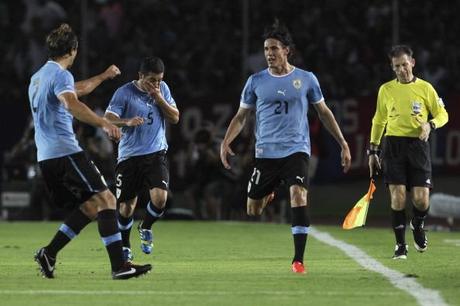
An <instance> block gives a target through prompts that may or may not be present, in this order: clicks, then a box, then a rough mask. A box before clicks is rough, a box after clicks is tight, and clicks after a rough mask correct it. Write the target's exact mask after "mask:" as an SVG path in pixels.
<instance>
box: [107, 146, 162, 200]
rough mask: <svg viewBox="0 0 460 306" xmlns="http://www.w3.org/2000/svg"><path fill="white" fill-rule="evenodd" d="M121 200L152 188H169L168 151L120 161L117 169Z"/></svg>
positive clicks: (118, 192) (132, 197)
mask: <svg viewBox="0 0 460 306" xmlns="http://www.w3.org/2000/svg"><path fill="white" fill-rule="evenodd" d="M115 178H116V187H117V189H116V196H117V199H118V201H119V202H125V201H127V200H131V199H134V198H135V197H136V196H138V195H139V194H140V193H141V192H142V191H145V190H146V189H147V190H150V189H152V188H160V189H164V190H168V187H169V167H168V160H167V158H166V151H165V150H162V151H159V152H155V153H151V154H147V155H139V156H134V157H131V158H128V159H127V160H124V161H122V162H120V163H119V164H118V165H117V167H116V170H115Z"/></svg>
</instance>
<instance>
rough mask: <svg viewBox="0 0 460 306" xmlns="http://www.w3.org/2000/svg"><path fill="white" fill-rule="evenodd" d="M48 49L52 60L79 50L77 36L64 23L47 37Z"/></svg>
mask: <svg viewBox="0 0 460 306" xmlns="http://www.w3.org/2000/svg"><path fill="white" fill-rule="evenodd" d="M46 48H47V50H48V56H49V57H50V58H51V59H56V58H59V57H62V56H64V55H66V54H69V53H70V52H71V51H72V50H76V49H77V48H78V39H77V35H76V34H75V33H74V32H73V30H72V28H71V27H70V26H69V25H68V24H67V23H63V24H61V25H60V26H59V27H57V28H56V29H54V30H52V31H51V32H50V33H49V34H48V36H46Z"/></svg>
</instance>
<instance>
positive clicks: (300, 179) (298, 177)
mask: <svg viewBox="0 0 460 306" xmlns="http://www.w3.org/2000/svg"><path fill="white" fill-rule="evenodd" d="M295 178H296V179H298V180H299V181H300V182H301V183H302V184H303V180H304V179H305V176H302V177H300V176H296V177H295Z"/></svg>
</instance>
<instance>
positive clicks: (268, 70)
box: [267, 66, 296, 78]
mask: <svg viewBox="0 0 460 306" xmlns="http://www.w3.org/2000/svg"><path fill="white" fill-rule="evenodd" d="M292 67H293V69H292V70H291V71H290V72H288V73H286V74H283V75H274V74H273V73H271V72H270V68H267V72H268V74H269V75H271V76H272V77H274V78H284V77H285V76H288V75H290V74H291V73H293V72H294V70H296V67H295V66H292Z"/></svg>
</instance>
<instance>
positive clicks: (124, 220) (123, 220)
mask: <svg viewBox="0 0 460 306" xmlns="http://www.w3.org/2000/svg"><path fill="white" fill-rule="evenodd" d="M133 223H134V222H133V216H129V217H123V216H122V215H121V214H120V212H118V228H119V229H120V233H121V240H122V241H123V246H124V247H127V248H131V242H130V241H129V235H130V234H131V228H132V227H133Z"/></svg>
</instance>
